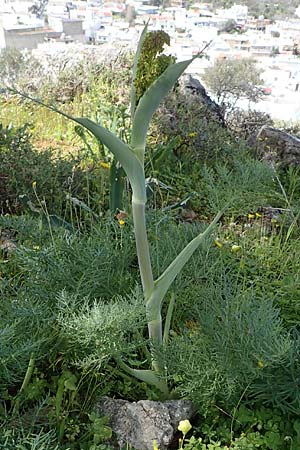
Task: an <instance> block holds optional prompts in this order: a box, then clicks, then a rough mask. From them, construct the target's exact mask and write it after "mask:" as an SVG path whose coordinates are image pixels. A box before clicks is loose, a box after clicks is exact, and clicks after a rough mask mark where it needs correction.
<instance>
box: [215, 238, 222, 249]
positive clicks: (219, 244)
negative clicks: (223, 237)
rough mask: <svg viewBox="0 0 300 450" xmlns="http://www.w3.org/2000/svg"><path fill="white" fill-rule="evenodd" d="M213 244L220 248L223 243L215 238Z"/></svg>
mask: <svg viewBox="0 0 300 450" xmlns="http://www.w3.org/2000/svg"><path fill="white" fill-rule="evenodd" d="M214 242H215V245H216V246H217V247H219V248H222V247H223V244H222V242H221V241H220V239H215V241H214Z"/></svg>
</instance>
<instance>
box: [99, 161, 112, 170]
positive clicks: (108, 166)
mask: <svg viewBox="0 0 300 450" xmlns="http://www.w3.org/2000/svg"><path fill="white" fill-rule="evenodd" d="M100 166H101V167H103V169H110V164H109V163H107V162H104V161H100Z"/></svg>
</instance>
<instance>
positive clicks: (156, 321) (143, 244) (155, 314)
mask: <svg viewBox="0 0 300 450" xmlns="http://www.w3.org/2000/svg"><path fill="white" fill-rule="evenodd" d="M145 206H146V202H143V201H138V200H137V199H135V198H134V196H133V199H132V216H133V224H134V232H135V241H136V252H137V257H138V263H139V269H140V274H141V279H142V285H143V292H144V299H145V303H146V316H147V322H148V331H149V338H150V341H151V355H152V367H153V370H154V371H155V372H156V373H161V372H162V371H163V367H162V366H161V364H160V362H159V361H158V359H157V357H156V356H155V348H157V347H159V346H161V345H162V318H161V311H160V309H161V308H160V305H157V302H156V304H155V303H154V302H153V301H151V299H150V297H151V294H152V292H153V289H154V280H153V273H152V267H151V260H150V252H149V243H148V238H147V231H146V217H145ZM157 306H158V307H157Z"/></svg>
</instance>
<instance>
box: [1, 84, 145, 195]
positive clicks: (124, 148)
mask: <svg viewBox="0 0 300 450" xmlns="http://www.w3.org/2000/svg"><path fill="white" fill-rule="evenodd" d="M9 90H10V91H11V92H14V93H15V94H19V95H21V96H22V97H24V98H27V99H29V100H32V101H33V102H35V103H37V104H39V105H41V106H45V107H46V108H48V109H50V110H51V111H54V112H56V113H58V114H60V115H62V116H64V117H66V118H67V119H70V120H73V121H74V122H77V123H79V124H80V125H82V126H83V127H84V128H86V129H87V130H89V131H90V132H91V133H92V134H93V135H94V136H95V137H96V138H97V139H98V140H99V141H100V142H102V143H103V145H105V146H106V147H107V148H108V149H109V150H110V151H111V152H112V153H113V154H114V156H115V157H116V158H117V160H118V161H119V162H120V164H121V166H122V167H123V169H124V170H125V172H126V175H127V176H128V178H129V181H130V184H131V187H132V191H133V197H134V198H136V199H137V201H140V202H145V201H146V187H145V175H144V167H143V166H142V164H141V162H140V161H139V159H138V158H137V156H136V155H135V153H134V152H133V151H132V150H131V148H130V147H129V146H128V145H127V144H125V143H124V142H123V141H121V139H119V138H118V137H117V136H115V135H114V134H113V133H111V132H110V131H108V130H107V129H106V128H104V127H102V126H101V125H98V124H97V123H95V122H93V121H92V120H90V119H87V118H85V117H73V116H70V115H69V114H66V113H64V112H63V111H60V110H59V109H57V108H55V107H54V106H51V105H47V104H46V103H44V102H42V101H41V100H38V99H36V98H33V97H30V96H29V95H26V94H24V93H22V92H19V91H17V90H16V89H9Z"/></svg>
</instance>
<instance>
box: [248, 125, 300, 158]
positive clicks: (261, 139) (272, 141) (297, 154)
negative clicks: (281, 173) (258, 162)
mask: <svg viewBox="0 0 300 450" xmlns="http://www.w3.org/2000/svg"><path fill="white" fill-rule="evenodd" d="M256 139H257V147H258V155H259V156H260V157H261V158H262V159H264V160H265V161H267V162H269V163H270V164H272V165H274V164H275V165H279V166H281V167H287V166H290V165H299V164H300V139H299V138H298V137H296V136H293V135H291V134H289V133H286V132H285V131H281V130H278V129H277V128H273V127H270V126H267V125H264V126H263V127H262V128H261V129H260V131H259V133H258V134H257V138H256Z"/></svg>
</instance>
